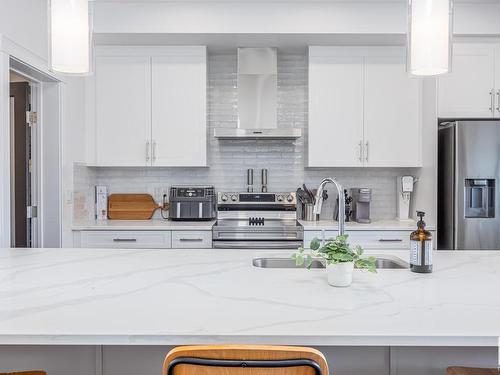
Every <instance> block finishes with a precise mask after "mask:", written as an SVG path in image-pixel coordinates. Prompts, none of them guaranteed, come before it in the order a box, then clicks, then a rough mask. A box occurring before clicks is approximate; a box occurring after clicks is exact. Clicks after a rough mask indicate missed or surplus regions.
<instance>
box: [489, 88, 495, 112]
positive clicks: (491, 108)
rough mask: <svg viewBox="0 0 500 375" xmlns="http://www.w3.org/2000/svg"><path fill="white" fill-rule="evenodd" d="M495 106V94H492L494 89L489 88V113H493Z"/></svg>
mask: <svg viewBox="0 0 500 375" xmlns="http://www.w3.org/2000/svg"><path fill="white" fill-rule="evenodd" d="M493 108H495V95H494V91H493V90H491V91H490V111H491V113H493V111H494V109H493Z"/></svg>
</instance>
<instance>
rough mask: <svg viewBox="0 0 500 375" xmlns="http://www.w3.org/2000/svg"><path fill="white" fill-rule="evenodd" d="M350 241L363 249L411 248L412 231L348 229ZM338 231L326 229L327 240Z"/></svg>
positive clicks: (333, 236)
mask: <svg viewBox="0 0 500 375" xmlns="http://www.w3.org/2000/svg"><path fill="white" fill-rule="evenodd" d="M347 233H348V234H349V243H350V244H351V245H352V246H358V245H359V246H361V247H362V248H363V249H409V248H410V233H411V231H389V230H379V231H373V230H366V231H365V230H356V231H348V232H347ZM336 236H337V231H325V240H329V239H332V238H335V237H336Z"/></svg>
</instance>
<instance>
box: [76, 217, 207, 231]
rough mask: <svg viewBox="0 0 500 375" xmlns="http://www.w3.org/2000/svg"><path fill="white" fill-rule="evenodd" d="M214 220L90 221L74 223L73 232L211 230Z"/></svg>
mask: <svg viewBox="0 0 500 375" xmlns="http://www.w3.org/2000/svg"><path fill="white" fill-rule="evenodd" d="M214 224H215V220H209V221H172V220H164V219H151V220H102V221H97V220H92V221H88V222H82V223H75V224H74V225H73V226H72V229H73V230H74V231H81V230H212V227H213V225H214Z"/></svg>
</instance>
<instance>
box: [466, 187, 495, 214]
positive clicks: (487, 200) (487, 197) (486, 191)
mask: <svg viewBox="0 0 500 375" xmlns="http://www.w3.org/2000/svg"><path fill="white" fill-rule="evenodd" d="M464 211H465V212H464V216H465V217H466V218H494V217H495V180H494V179H492V178H484V179H476V178H466V179H465V186H464Z"/></svg>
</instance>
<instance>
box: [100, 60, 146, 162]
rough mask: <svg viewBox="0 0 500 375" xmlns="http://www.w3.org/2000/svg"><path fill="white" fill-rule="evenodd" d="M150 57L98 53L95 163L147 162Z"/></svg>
mask: <svg viewBox="0 0 500 375" xmlns="http://www.w3.org/2000/svg"><path fill="white" fill-rule="evenodd" d="M150 76H151V67H150V64H149V57H144V56H97V57H96V61H95V95H94V98H93V99H92V100H93V103H94V105H95V132H94V136H95V139H94V142H93V143H94V145H95V164H97V165H102V166H144V165H146V164H147V160H146V151H147V150H146V143H147V142H148V141H149V140H150V138H151V128H150V123H151V112H150V103H151V87H150Z"/></svg>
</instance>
